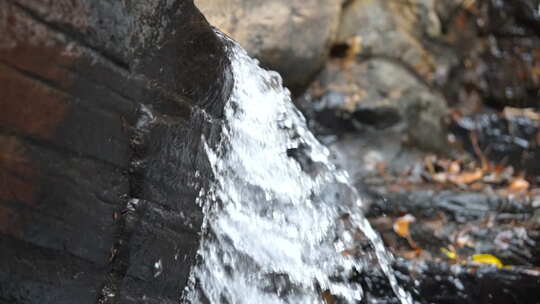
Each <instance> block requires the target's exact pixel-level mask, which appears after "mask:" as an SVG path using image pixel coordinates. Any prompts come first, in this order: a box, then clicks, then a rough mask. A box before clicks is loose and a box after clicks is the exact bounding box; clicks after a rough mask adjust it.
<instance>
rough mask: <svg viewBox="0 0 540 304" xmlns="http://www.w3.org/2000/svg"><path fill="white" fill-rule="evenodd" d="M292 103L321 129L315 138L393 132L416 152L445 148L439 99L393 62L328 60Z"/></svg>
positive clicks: (442, 107) (443, 103)
mask: <svg viewBox="0 0 540 304" xmlns="http://www.w3.org/2000/svg"><path fill="white" fill-rule="evenodd" d="M296 102H297V104H298V105H299V106H300V108H302V109H303V110H304V112H305V113H306V115H307V116H308V117H310V118H312V120H313V121H315V122H317V123H318V124H320V125H321V126H322V127H323V130H322V132H318V133H323V134H324V133H331V132H338V133H347V132H349V133H351V132H358V131H361V130H365V129H376V130H384V129H392V130H393V131H394V132H396V133H402V134H406V135H407V136H408V139H407V140H408V141H409V142H410V143H413V144H414V145H416V146H418V147H420V148H423V149H428V150H435V151H442V150H446V149H447V141H446V130H445V128H444V125H443V123H442V120H443V117H444V116H445V115H446V113H447V108H446V104H445V101H444V99H443V97H442V96H441V95H439V94H438V93H437V92H435V91H433V90H431V89H430V88H429V87H428V86H426V85H425V84H424V83H423V82H422V81H420V80H419V79H418V78H417V77H416V76H414V74H412V73H411V72H410V71H409V70H408V69H407V68H405V67H403V66H401V65H399V64H396V63H395V62H393V61H391V60H387V59H382V58H371V59H363V58H358V61H357V62H345V63H344V62H342V61H340V60H334V61H330V62H329V63H328V64H327V66H326V67H325V69H324V70H323V71H322V72H321V74H320V75H319V76H318V78H317V80H316V82H315V83H314V84H313V85H312V86H311V87H310V89H309V90H308V92H307V93H306V95H305V96H303V97H302V98H299V99H297V101H296ZM324 128H326V129H327V130H326V132H325V130H324ZM316 131H318V130H316Z"/></svg>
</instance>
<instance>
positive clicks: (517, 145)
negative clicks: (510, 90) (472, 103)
mask: <svg viewBox="0 0 540 304" xmlns="http://www.w3.org/2000/svg"><path fill="white" fill-rule="evenodd" d="M531 113H532V112H531ZM452 132H453V133H454V134H456V135H457V136H458V138H459V139H460V140H461V141H462V142H463V144H464V147H465V149H466V150H468V151H470V153H471V154H477V152H475V147H474V142H475V141H476V142H477V147H478V148H479V149H480V151H481V152H482V154H483V155H485V156H486V157H487V158H488V159H489V160H491V161H492V162H494V163H498V164H505V165H511V166H513V167H514V168H515V169H516V170H519V171H523V172H524V173H526V174H527V175H529V176H533V177H536V178H535V179H537V176H540V163H539V162H538V159H540V141H539V140H540V136H539V135H540V123H539V122H538V121H537V120H533V119H532V118H529V117H527V116H524V115H522V116H510V117H505V116H504V115H501V114H498V113H490V112H486V113H478V114H475V115H470V116H465V117H462V118H459V119H457V120H456V121H455V122H454V123H453V125H452ZM473 139H476V140H475V141H473ZM477 156H478V155H477Z"/></svg>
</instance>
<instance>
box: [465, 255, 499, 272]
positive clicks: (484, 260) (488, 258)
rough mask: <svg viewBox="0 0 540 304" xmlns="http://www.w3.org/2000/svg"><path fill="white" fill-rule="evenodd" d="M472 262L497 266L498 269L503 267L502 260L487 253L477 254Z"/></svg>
mask: <svg viewBox="0 0 540 304" xmlns="http://www.w3.org/2000/svg"><path fill="white" fill-rule="evenodd" d="M472 260H473V262H476V263H480V264H486V265H494V266H497V268H501V267H503V263H502V262H501V260H499V259H498V258H497V257H496V256H494V255H491V254H487V253H479V254H475V255H473V256H472Z"/></svg>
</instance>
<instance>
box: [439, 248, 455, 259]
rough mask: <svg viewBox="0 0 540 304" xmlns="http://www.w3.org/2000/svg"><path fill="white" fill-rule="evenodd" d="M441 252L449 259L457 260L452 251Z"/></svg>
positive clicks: (442, 250)
mask: <svg viewBox="0 0 540 304" xmlns="http://www.w3.org/2000/svg"><path fill="white" fill-rule="evenodd" d="M441 252H442V253H444V255H446V256H447V257H448V258H449V259H451V260H455V259H457V253H456V252H455V251H454V250H448V249H446V248H441Z"/></svg>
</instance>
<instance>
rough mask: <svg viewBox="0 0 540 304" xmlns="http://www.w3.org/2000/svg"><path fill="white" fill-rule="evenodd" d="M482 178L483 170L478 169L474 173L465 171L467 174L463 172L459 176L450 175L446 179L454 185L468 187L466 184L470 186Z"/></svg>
mask: <svg viewBox="0 0 540 304" xmlns="http://www.w3.org/2000/svg"><path fill="white" fill-rule="evenodd" d="M483 176H484V172H483V170H482V169H480V168H477V169H475V170H474V171H467V172H463V173H461V174H457V175H451V176H449V177H448V179H449V180H450V181H451V182H452V183H454V184H458V185H463V184H465V185H468V184H472V183H474V182H476V181H478V180H479V179H481V178H482V177H483Z"/></svg>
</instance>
